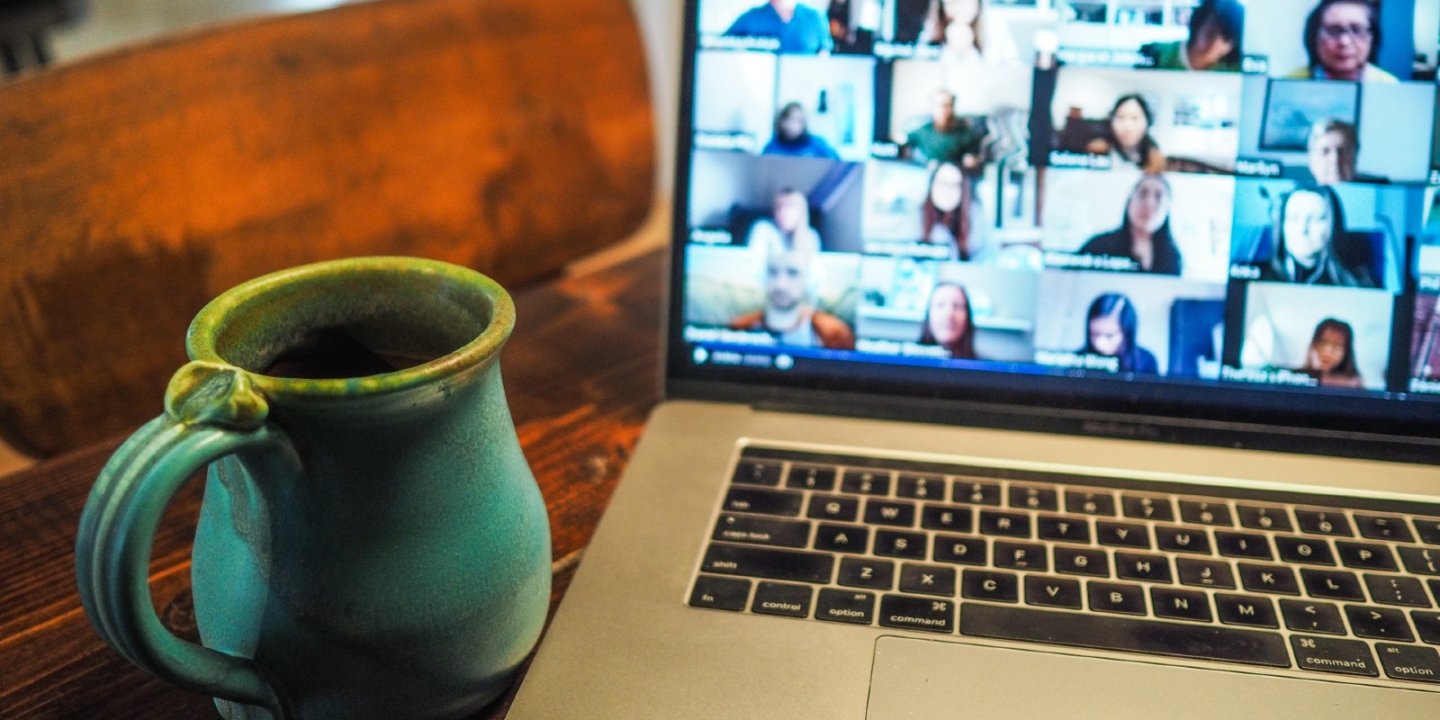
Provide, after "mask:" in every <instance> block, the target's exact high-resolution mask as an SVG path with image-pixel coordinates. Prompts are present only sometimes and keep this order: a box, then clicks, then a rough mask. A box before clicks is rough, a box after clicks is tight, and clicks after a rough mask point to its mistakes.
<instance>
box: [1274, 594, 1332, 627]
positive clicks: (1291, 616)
mask: <svg viewBox="0 0 1440 720" xmlns="http://www.w3.org/2000/svg"><path fill="white" fill-rule="evenodd" d="M1280 614H1281V615H1284V616H1285V627H1287V628H1290V629H1291V630H1295V631H1297V632H1307V633H1325V634H1326V635H1344V634H1345V621H1344V620H1342V619H1341V618H1340V608H1338V607H1336V606H1334V605H1331V604H1330V603H1323V602H1311V601H1308V600H1281V601H1280Z"/></svg>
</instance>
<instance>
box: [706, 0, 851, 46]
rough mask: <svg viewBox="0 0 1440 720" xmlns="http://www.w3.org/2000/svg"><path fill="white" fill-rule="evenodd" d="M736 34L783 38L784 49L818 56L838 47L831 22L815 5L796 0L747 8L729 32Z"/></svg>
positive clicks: (780, 39)
mask: <svg viewBox="0 0 1440 720" xmlns="http://www.w3.org/2000/svg"><path fill="white" fill-rule="evenodd" d="M725 34H726V35H731V36H734V37H764V38H775V39H777V40H779V41H780V52H782V53H787V54H795V55H814V54H817V53H820V52H828V51H829V50H831V49H832V48H833V47H834V41H833V40H832V39H831V37H830V23H829V21H828V20H827V19H826V18H825V16H823V15H821V14H820V12H819V11H818V10H816V9H814V8H812V7H808V6H806V5H801V4H799V3H798V2H796V0H770V2H767V3H765V4H763V5H757V6H755V7H753V8H750V9H749V10H746V11H745V12H744V13H742V14H741V15H740V17H739V18H736V20H735V22H734V23H733V24H731V25H730V29H729V30H726V31H725Z"/></svg>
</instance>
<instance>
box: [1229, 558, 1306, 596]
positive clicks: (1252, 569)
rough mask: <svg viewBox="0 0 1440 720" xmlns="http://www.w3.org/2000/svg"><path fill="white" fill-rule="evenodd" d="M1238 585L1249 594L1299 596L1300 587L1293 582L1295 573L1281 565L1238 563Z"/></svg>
mask: <svg viewBox="0 0 1440 720" xmlns="http://www.w3.org/2000/svg"><path fill="white" fill-rule="evenodd" d="M1240 585H1241V587H1243V588H1245V589H1246V590H1249V591H1250V592H1260V593H1271V594H1274V595H1299V594H1300V585H1299V583H1297V582H1296V581H1295V571H1294V570H1291V569H1290V568H1288V567H1285V566H1283V565H1251V564H1250V563H1240Z"/></svg>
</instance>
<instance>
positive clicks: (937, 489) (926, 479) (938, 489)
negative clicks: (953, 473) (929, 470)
mask: <svg viewBox="0 0 1440 720" xmlns="http://www.w3.org/2000/svg"><path fill="white" fill-rule="evenodd" d="M895 494H896V495H899V496H900V497H902V498H910V499H911V500H939V501H942V502H943V501H944V500H945V478H944V476H941V475H909V474H903V473H902V474H901V475H900V482H899V483H898V484H897V485H896V487H895Z"/></svg>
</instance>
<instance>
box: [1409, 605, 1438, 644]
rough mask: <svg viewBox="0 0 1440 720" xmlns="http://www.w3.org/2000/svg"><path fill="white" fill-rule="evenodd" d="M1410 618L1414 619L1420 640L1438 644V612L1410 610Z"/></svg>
mask: <svg viewBox="0 0 1440 720" xmlns="http://www.w3.org/2000/svg"><path fill="white" fill-rule="evenodd" d="M1410 619H1411V620H1414V621H1415V630H1416V631H1418V632H1419V633H1420V640H1421V641H1422V642H1425V643H1429V644H1431V645H1440V613H1437V612H1428V611H1420V610H1411V611H1410Z"/></svg>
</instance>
